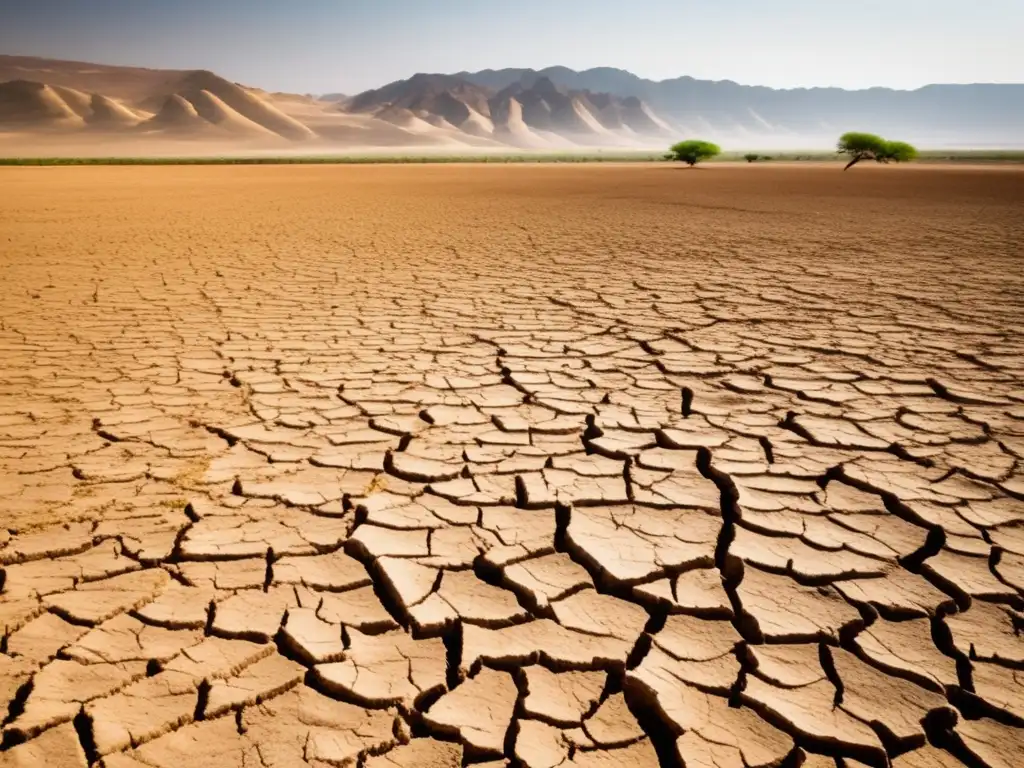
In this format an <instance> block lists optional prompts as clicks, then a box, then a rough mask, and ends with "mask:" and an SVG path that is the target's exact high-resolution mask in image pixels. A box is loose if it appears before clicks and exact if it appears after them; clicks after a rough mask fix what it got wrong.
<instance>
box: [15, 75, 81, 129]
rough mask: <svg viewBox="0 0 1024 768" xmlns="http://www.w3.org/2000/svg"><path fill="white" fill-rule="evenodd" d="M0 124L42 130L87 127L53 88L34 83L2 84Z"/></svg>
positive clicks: (17, 81) (27, 81)
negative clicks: (33, 127)
mask: <svg viewBox="0 0 1024 768" xmlns="http://www.w3.org/2000/svg"><path fill="white" fill-rule="evenodd" d="M0 123H4V124H15V125H18V126H35V127H40V128H53V127H62V128H74V127H81V126H82V125H84V122H83V121H82V118H81V117H80V116H79V115H78V114H77V113H76V112H75V111H74V110H73V109H72V108H71V107H70V106H68V104H67V102H65V101H64V99H62V98H61V97H60V95H59V94H58V93H57V92H56V91H55V90H54V89H53V88H51V87H50V86H49V85H46V84H45V83H37V82H35V81H32V80H12V81H11V82H7V83H0Z"/></svg>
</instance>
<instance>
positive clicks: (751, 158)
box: [743, 152, 761, 163]
mask: <svg viewBox="0 0 1024 768" xmlns="http://www.w3.org/2000/svg"><path fill="white" fill-rule="evenodd" d="M743 159H744V160H746V161H747V162H748V163H756V162H757V161H758V160H760V159H761V156H760V155H755V154H754V153H753V152H751V153H750V154H749V155H744V156H743Z"/></svg>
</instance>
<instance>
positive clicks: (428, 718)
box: [0, 166, 1024, 768]
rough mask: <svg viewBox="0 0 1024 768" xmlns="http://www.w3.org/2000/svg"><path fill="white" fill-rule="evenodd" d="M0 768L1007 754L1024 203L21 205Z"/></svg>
mask: <svg viewBox="0 0 1024 768" xmlns="http://www.w3.org/2000/svg"><path fill="white" fill-rule="evenodd" d="M0 183H2V185H3V189H4V194H3V196H2V198H0V249H2V260H0V283H2V286H3V299H2V310H0V517H2V520H3V525H2V526H0V566H2V570H0V584H2V594H0V616H2V620H3V639H2V648H0V650H2V655H0V681H2V686H0V697H2V702H0V703H2V709H0V714H2V716H3V740H2V747H0V765H2V766H42V765H45V766H55V767H59V768H65V767H68V768H70V767H71V766H74V767H76V768H78V767H80V766H86V765H100V766H104V767H105V768H145V767H149V768H207V767H208V768H231V767H234V766H239V767H241V766H245V767H247V768H248V767H249V766H261V767H265V768H271V767H274V768H278V767H287V766H318V767H319V768H324V767H325V766H346V765H359V766H366V767H367V768H396V767H398V766H403V767H405V766H408V767H410V768H411V767H412V766H428V767H438V768H439V767H441V766H459V765H463V764H484V765H491V766H499V765H507V766H525V767H527V768H555V767H556V766H566V768H568V767H569V766H581V767H582V766H586V767H587V768H599V767H600V768H605V767H611V766H616V767H621V768H647V767H648V766H651V767H653V766H657V765H662V766H682V765H685V766H688V767H695V766H696V767H703V768H755V767H758V768H760V767H762V766H799V765H805V766H810V767H811V768H837V766H838V767H843V768H853V767H854V766H886V765H893V766H898V768H932V767H933V766H939V767H940V768H951V767H952V766H961V765H964V766H993V767H996V766H999V767H1002V768H1011V767H1012V766H1020V765H1021V764H1022V759H1021V757H1022V754H1024V729H1022V725H1024V638H1022V637H1021V630H1022V628H1024V600H1022V590H1024V340H1022V332H1021V328H1022V320H1024V298H1022V296H1024V294H1022V289H1024V270H1022V268H1021V255H1022V252H1024V216H1022V213H1021V212H1022V210H1024V173H1022V172H1021V171H1019V170H1013V169H1005V168H999V169H991V170H987V169H966V168H963V169H949V168H920V169H890V168H879V169H864V172H858V173H856V174H854V173H850V174H842V173H840V172H838V171H837V170H836V169H835V168H834V167H827V168H816V167H779V168H753V169H750V168H738V167H728V166H723V167H720V168H711V169H708V170H705V171H695V172H684V171H679V170H676V169H670V168H667V167H662V166H646V167H645V166H632V167H615V166H609V167H595V166H586V167H543V166H534V167H469V166H450V167H432V166H422V167H405V168H403V167H366V168H362V167H287V166H285V167H257V168H243V167H206V168H175V167H168V168H156V169H153V168H73V169H7V170H4V171H3V173H2V182H0Z"/></svg>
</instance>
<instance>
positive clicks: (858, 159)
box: [843, 155, 864, 171]
mask: <svg viewBox="0 0 1024 768" xmlns="http://www.w3.org/2000/svg"><path fill="white" fill-rule="evenodd" d="M863 159H864V158H862V157H860V156H859V155H854V158H853V160H851V161H850V162H849V163H847V164H846V167H845V168H843V170H844V171H848V170H850V169H851V168H853V166H855V165H856V164H857V163H859V162H860V161H861V160H863Z"/></svg>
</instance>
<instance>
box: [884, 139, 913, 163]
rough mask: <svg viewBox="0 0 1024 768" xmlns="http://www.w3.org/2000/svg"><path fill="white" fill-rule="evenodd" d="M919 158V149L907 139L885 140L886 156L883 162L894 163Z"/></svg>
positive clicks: (907, 161)
mask: <svg viewBox="0 0 1024 768" xmlns="http://www.w3.org/2000/svg"><path fill="white" fill-rule="evenodd" d="M915 159H917V149H916V148H915V147H914V146H912V145H910V144H907V142H905V141H887V142H885V157H884V158H882V162H883V163H887V162H889V161H892V162H894V163H909V162H910V161H911V160H915Z"/></svg>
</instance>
